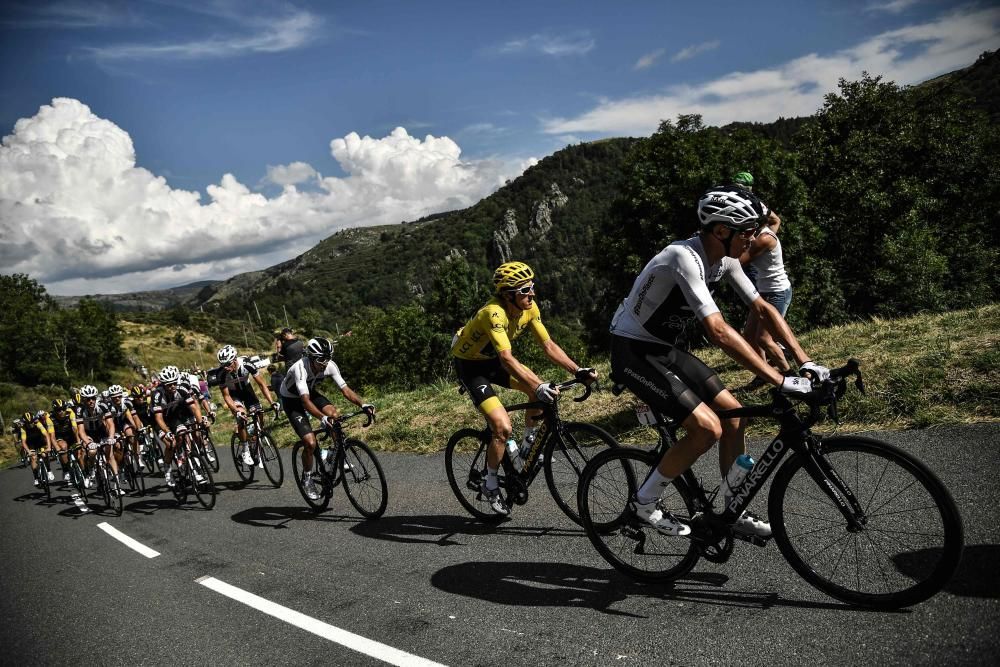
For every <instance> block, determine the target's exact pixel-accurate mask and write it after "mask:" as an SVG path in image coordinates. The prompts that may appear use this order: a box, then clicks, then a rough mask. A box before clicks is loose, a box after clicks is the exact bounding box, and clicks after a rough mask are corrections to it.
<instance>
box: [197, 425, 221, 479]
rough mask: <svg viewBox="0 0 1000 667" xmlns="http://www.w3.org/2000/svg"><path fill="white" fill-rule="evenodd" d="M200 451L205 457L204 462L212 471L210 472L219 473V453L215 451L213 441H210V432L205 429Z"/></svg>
mask: <svg viewBox="0 0 1000 667" xmlns="http://www.w3.org/2000/svg"><path fill="white" fill-rule="evenodd" d="M201 444H202V450H204V451H203V453H204V455H205V462H206V463H207V464H208V465H209V467H210V468H211V469H212V472H219V465H220V463H219V453H218V452H217V451H215V441H214V440H212V432H211V431H209V430H208V429H205V431H204V434H203V436H202V441H201Z"/></svg>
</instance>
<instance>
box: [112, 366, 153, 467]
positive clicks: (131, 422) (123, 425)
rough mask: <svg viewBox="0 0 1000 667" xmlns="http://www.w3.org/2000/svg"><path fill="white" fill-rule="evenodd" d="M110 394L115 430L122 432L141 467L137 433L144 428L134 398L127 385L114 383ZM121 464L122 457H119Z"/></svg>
mask: <svg viewBox="0 0 1000 667" xmlns="http://www.w3.org/2000/svg"><path fill="white" fill-rule="evenodd" d="M108 396H109V401H108V402H109V403H110V405H109V407H110V408H111V412H112V419H114V420H115V431H116V432H117V433H119V434H121V436H122V438H123V439H124V442H125V443H126V445H127V446H129V447H131V448H132V451H133V452H134V453H135V458H136V460H137V461H139V467H140V468H141V467H142V466H143V465H144V464H143V463H142V457H140V456H139V438H138V437H136V434H137V433H138V432H139V429H141V428H142V422H141V421H139V415H138V414H137V412H136V409H135V404H134V403H133V402H132V399H131V398H129V397H128V396H127V395H126V392H125V387H123V386H121V385H120V384H113V385H111V386H110V387H108ZM121 455H122V454H121V452H118V451H116V452H115V456H119V457H120V456H121ZM118 462H119V464H120V463H121V459H120V458H119V461H118ZM120 482H121V484H122V486H124V485H125V480H124V479H122V480H120Z"/></svg>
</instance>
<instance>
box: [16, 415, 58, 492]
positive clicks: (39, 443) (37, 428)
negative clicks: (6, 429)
mask: <svg viewBox="0 0 1000 667" xmlns="http://www.w3.org/2000/svg"><path fill="white" fill-rule="evenodd" d="M21 420H22V422H23V423H22V425H21V449H23V450H24V453H25V454H27V455H28V457H29V458H30V461H31V479H32V481H33V482H34V483H35V486H39V485H40V484H41V482H40V481H39V479H38V452H42V453H45V452H46V451H48V450H49V448H51V447H53V446H54V444H55V442H54V439H53V435H54V431H53V429H52V422H51V421H50V420H49V417H48V415H47V414H46V413H44V412H42V411H39V413H38V414H31V413H30V412H25V413H24V414H23V415H21ZM53 479H55V475H53V474H52V471H51V470H50V471H49V481H50V482H51V481H52V480H53Z"/></svg>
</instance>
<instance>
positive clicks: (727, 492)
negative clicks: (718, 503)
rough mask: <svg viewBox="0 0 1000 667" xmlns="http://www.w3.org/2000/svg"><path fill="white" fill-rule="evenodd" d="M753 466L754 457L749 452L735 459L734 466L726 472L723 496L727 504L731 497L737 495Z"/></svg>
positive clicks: (723, 482)
mask: <svg viewBox="0 0 1000 667" xmlns="http://www.w3.org/2000/svg"><path fill="white" fill-rule="evenodd" d="M751 468H753V458H751V457H750V455H749V454H740V455H739V456H738V457H737V458H736V460H735V461H733V465H732V467H731V468H730V469H729V472H728V473H726V479H724V480H723V481H722V496H723V500H724V501H725V505H728V504H729V499H730V498H732V497H733V496H734V495H736V492H737V491H738V490H739V488H740V486H742V485H743V480H745V479H746V477H747V473H748V472H750V469H751Z"/></svg>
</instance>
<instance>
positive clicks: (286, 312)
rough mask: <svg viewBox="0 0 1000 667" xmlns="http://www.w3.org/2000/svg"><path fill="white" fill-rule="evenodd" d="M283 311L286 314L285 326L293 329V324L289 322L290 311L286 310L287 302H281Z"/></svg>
mask: <svg viewBox="0 0 1000 667" xmlns="http://www.w3.org/2000/svg"><path fill="white" fill-rule="evenodd" d="M281 312H283V313H284V314H285V326H286V327H288V328H289V329H291V328H292V325H291V324H289V323H288V311H287V310H285V304H281Z"/></svg>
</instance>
